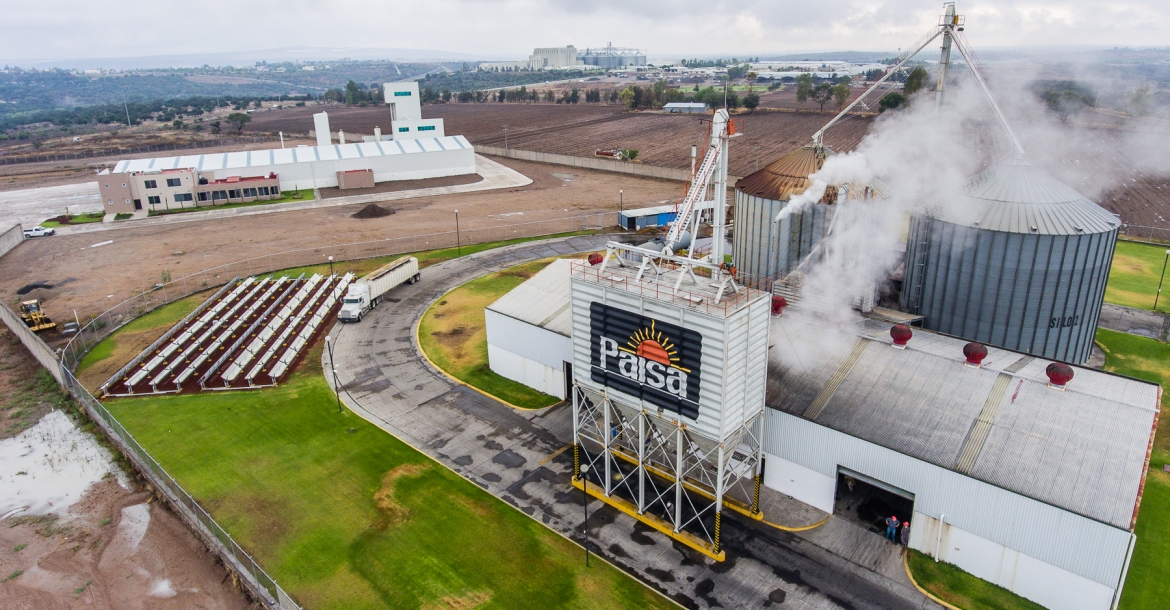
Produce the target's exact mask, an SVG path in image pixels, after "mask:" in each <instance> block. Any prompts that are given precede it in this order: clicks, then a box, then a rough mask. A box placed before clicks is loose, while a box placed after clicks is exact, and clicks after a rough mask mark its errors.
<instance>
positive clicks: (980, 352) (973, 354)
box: [963, 341, 987, 368]
mask: <svg viewBox="0 0 1170 610" xmlns="http://www.w3.org/2000/svg"><path fill="white" fill-rule="evenodd" d="M963 355H964V356H966V357H967V364H970V365H971V366H973V367H975V368H979V367H980V366H981V365H982V364H983V359H984V358H986V357H987V347H985V346H984V345H983V344H982V343H976V342H974V341H972V342H970V343H968V344H967V345H964V346H963Z"/></svg>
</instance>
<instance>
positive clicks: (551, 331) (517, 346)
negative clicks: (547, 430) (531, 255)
mask: <svg viewBox="0 0 1170 610" xmlns="http://www.w3.org/2000/svg"><path fill="white" fill-rule="evenodd" d="M570 265H572V261H570V260H568V259H558V260H555V261H553V262H552V264H550V265H549V266H547V267H545V268H544V269H542V270H540V272H539V273H537V274H536V275H534V276H532V277H531V278H529V279H528V280H526V281H525V282H524V283H523V284H520V285H519V286H517V287H516V288H514V289H512V290H511V291H510V292H508V294H505V295H504V296H502V297H500V298H499V299H498V300H497V301H496V302H494V303H492V304H491V305H489V306H488V307H487V309H485V310H484V318H485V322H486V323H487V344H488V366H489V367H491V369H492V371H494V372H496V373H498V374H499V375H502V376H504V377H507V378H508V379H511V380H512V381H516V382H519V383H522V384H524V385H526V386H528V387H530V388H533V389H536V390H539V391H541V392H544V393H545V394H549V395H551V396H556V397H557V398H561V399H563V398H565V397H566V396H568V395H569V394H568V391H567V388H569V387H571V386H572V365H571V364H570V363H571V362H572V361H573V346H572V343H571V341H570V339H569V334H570V332H571V324H572V321H571V320H570V312H569V284H570V282H569V275H570Z"/></svg>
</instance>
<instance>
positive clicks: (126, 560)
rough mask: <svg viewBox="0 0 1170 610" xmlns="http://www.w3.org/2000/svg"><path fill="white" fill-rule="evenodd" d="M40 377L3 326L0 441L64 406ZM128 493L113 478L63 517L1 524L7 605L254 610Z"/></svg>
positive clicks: (172, 521) (193, 542) (169, 518)
mask: <svg viewBox="0 0 1170 610" xmlns="http://www.w3.org/2000/svg"><path fill="white" fill-rule="evenodd" d="M40 370H41V369H40V366H39V365H38V364H37V363H36V361H35V360H33V358H32V356H30V355H29V354H28V352H27V351H25V349H24V347H23V346H22V345H21V344H20V341H19V340H17V339H16V337H15V336H14V335H13V334H12V333H10V332H9V331H8V329H6V328H2V327H0V425H2V426H3V428H2V429H0V439H4V438H9V437H11V436H14V435H16V434H18V433H20V432H22V431H24V430H25V429H27V428H29V427H30V426H32V425H33V424H35V423H36V422H37V421H38V420H40V419H41V417H43V416H44V415H45V414H46V413H48V412H49V411H50V410H52V409H53V408H59V407H61V406H62V404H61V402H62V401H63V400H64V398H63V397H62V396H61V394H60V393H59V392H58V391H57V390H56V389H55V388H56V385H55V383H53V382H52V381H51V378H49V380H50V381H48V383H47V384H43V383H42V380H41V379H39V378H38V376H37V373H38V371H40ZM44 377H47V376H44ZM10 442H11V441H10ZM130 486H131V489H126V488H124V487H123V486H122V485H120V484H119V483H118V482H117V481H116V480H115V478H114V477H107V478H105V479H103V480H101V481H99V482H98V483H96V484H95V485H93V486H92V487H90V488H89V490H88V491H87V492H86V493H85V495H84V496H83V497H82V498H81V501H80V502H78V503H77V504H74V505H73V506H72V507H70V508H69V510H68V513H67V514H66V515H65V516H62V517H57V516H55V515H44V516H21V515H16V516H13V517H8V518H6V519H4V520H3V521H2V522H0V579H2V580H0V607H2V608H5V609H7V608H14V609H15V608H20V609H24V608H37V609H41V608H45V609H57V608H76V607H86V608H97V609H100V610H105V609H110V610H116V609H122V608H127V609H138V608H143V609H145V608H163V609H169V608H174V609H179V608H196V607H197V608H209V609H210V608H216V609H224V610H237V609H238V610H243V609H245V608H253V607H255V606H254V605H252V604H250V603H249V602H248V601H247V598H246V597H245V596H244V595H243V593H241V592H240V591H239V590H237V589H236V588H235V586H234V583H233V582H232V581H231V580H230V578H229V575H228V572H227V571H226V570H225V569H224V567H223V565H222V564H220V563H219V561H218V560H217V559H216V558H215V556H214V555H212V554H211V553H209V552H208V551H207V548H206V547H205V546H203V544H202V543H201V542H200V541H199V540H198V539H197V538H196V537H195V536H194V535H193V534H191V532H190V531H189V530H187V528H186V526H184V525H183V524H182V522H181V521H179V519H178V518H177V517H176V516H175V515H174V514H173V513H172V512H171V511H170V510H169V509H168V508H167V507H166V506H165V505H163V504H160V503H157V502H153V501H152V500H153V499H152V497H151V494H150V493H149V492H147V491H145V490H144V489H142V486H141V483H140V482H138V481H131V485H130ZM124 519H125V522H124Z"/></svg>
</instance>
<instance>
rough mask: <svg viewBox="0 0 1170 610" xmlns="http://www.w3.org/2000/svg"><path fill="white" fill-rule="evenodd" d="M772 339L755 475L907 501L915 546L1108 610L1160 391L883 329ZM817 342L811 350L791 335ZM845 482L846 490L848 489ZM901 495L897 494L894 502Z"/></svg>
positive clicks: (1075, 604)
mask: <svg viewBox="0 0 1170 610" xmlns="http://www.w3.org/2000/svg"><path fill="white" fill-rule="evenodd" d="M777 324H782V325H783V326H784V329H783V332H781V333H773V341H774V345H773V348H772V351H773V358H772V362H771V364H770V366H769V372H768V398H767V406H768V409H767V414H768V418H767V424H766V430H767V431H766V432H765V437H766V438H765V442H764V450H765V454H766V464H767V468H766V470H765V475H764V484H765V485H767V486H768V487H771V488H773V489H777V490H779V491H781V492H783V493H785V494H787V495H789V496H791V497H793V498H795V499H797V500H800V501H801V502H804V503H806V504H809V505H812V506H814V507H816V508H818V509H820V510H823V511H825V512H830V513H838V514H839V513H840V509H841V506H842V502H843V497H844V496H846V495H847V493H848V492H846V487H848V488H849V492H853V491H854V489H855V488H860V486H859V485H858V483H857V482H858V481H860V482H862V483H865V484H867V485H869V486H870V487H872V488H874V489H880V490H882V491H883V492H885V493H886V494H887V495H888V497H891V498H896V497H900V498H902V499H903V501H904V502H905V510H904V512H900V514H899V517H900V518H902V519H905V518H907V517H909V518H910V521H911V523H912V524H913V527H912V528H911V534H910V547H911V548H914V549H917V550H919V551H921V552H923V553H926V554H928V555H931V556H933V557H936V558H938V559H940V560H942V561H946V562H948V563H952V564H955V565H957V566H959V567H960V568H963V569H964V570H966V571H968V572H970V573H971V574H974V575H975V576H978V577H979V578H982V579H984V580H987V581H990V582H993V583H996V584H998V585H1000V586H1002V587H1004V588H1006V589H1009V590H1011V591H1013V592H1015V593H1017V594H1019V595H1021V596H1023V597H1026V598H1028V599H1031V600H1033V601H1035V602H1038V603H1040V604H1042V605H1044V606H1046V607H1049V608H1072V609H1085V610H1106V609H1108V608H1110V607H1111V606H1112V604H1113V602H1114V598H1115V597H1117V596H1118V595H1119V594H1120V592H1119V590H1118V589H1119V587H1120V584H1121V582H1122V578H1123V575H1124V573H1125V570H1126V568H1127V566H1128V564H1129V558H1130V553H1131V552H1132V549H1133V547H1132V545H1133V541H1134V539H1135V537H1134V534H1133V530H1134V526H1135V525H1136V520H1137V513H1138V508H1139V506H1140V503H1141V496H1142V489H1143V484H1144V480H1145V479H1144V477H1145V472H1146V469H1147V468H1148V466H1149V450H1150V447H1151V446H1152V445H1151V443H1152V442H1153V435H1154V430H1155V425H1156V422H1157V418H1158V412H1159V403H1160V398H1161V388H1160V387H1159V386H1157V385H1155V384H1152V383H1147V382H1144V381H1138V380H1135V379H1130V378H1127V377H1121V376H1118V375H1112V374H1109V373H1103V372H1100V371H1097V370H1093V369H1088V368H1079V367H1074V368H1073V371H1074V373H1075V375H1074V379H1073V380H1072V381H1070V382H1069V383H1068V384H1067V386H1066V387H1065V388H1063V389H1061V388H1056V387H1054V386H1052V384H1051V383H1050V382H1049V378H1048V376H1047V375H1046V373H1045V370H1046V367H1048V366H1049V365H1050V364H1051V363H1052V361H1050V360H1045V359H1042V358H1037V357H1035V356H1032V355H1028V354H1023V353H1019V352H1013V351H1009V350H1004V349H999V348H995V347H990V346H988V347H987V348H986V349H987V356H986V358H984V359H983V361H982V364H981V365H980V366H979V367H978V368H976V367H974V366H971V365H970V364H969V363H968V361H967V359H966V358H965V357H964V355H963V349H964V346H965V345H966V344H967V341H965V340H963V339H958V338H955V337H949V336H946V335H939V334H934V333H931V332H926V331H921V330H915V332H914V336H913V338H912V339H911V340H910V341H909V343H908V344H907V345H906V347H905V348H904V349H895V348H894V346H893V343H892V340H891V338H890V332H889V331H890V324H888V323H884V322H879V321H875V320H863V321H860V322H858V323H857V324H855V325H854V326H853V327H852V328H849V329H848V330H845V331H842V332H841V333H840V335H839V336H836V337H832V336H827V335H832V334H833V333H831V332H827V329H826V328H824V327H823V326H820V325H817V324H810V323H808V322H804V321H801V320H800V319H797V318H793V317H791V316H784V317H782V318H781V319H780V320H779V321H778V322H777ZM813 336H816V337H818V341H817V345H818V346H824V345H831V344H833V343H834V340H833V339H834V338H835V339H837V341H836V342H837V343H839V344H840V345H839V347H838V349H823V348H819V347H810V346H809V345H807V344H798V343H794V342H793V340H791V339H789V338H792V339H794V340H796V341H800V338H801V337H813ZM846 484H847V485H846ZM895 503H896V502H895Z"/></svg>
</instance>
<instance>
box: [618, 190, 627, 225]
mask: <svg viewBox="0 0 1170 610" xmlns="http://www.w3.org/2000/svg"><path fill="white" fill-rule="evenodd" d="M625 214H626V195H625V191H624V190H622V189H618V226H619V227H621V228H622V229H625V228H626V227H625V226H623V224H622V216H625Z"/></svg>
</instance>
